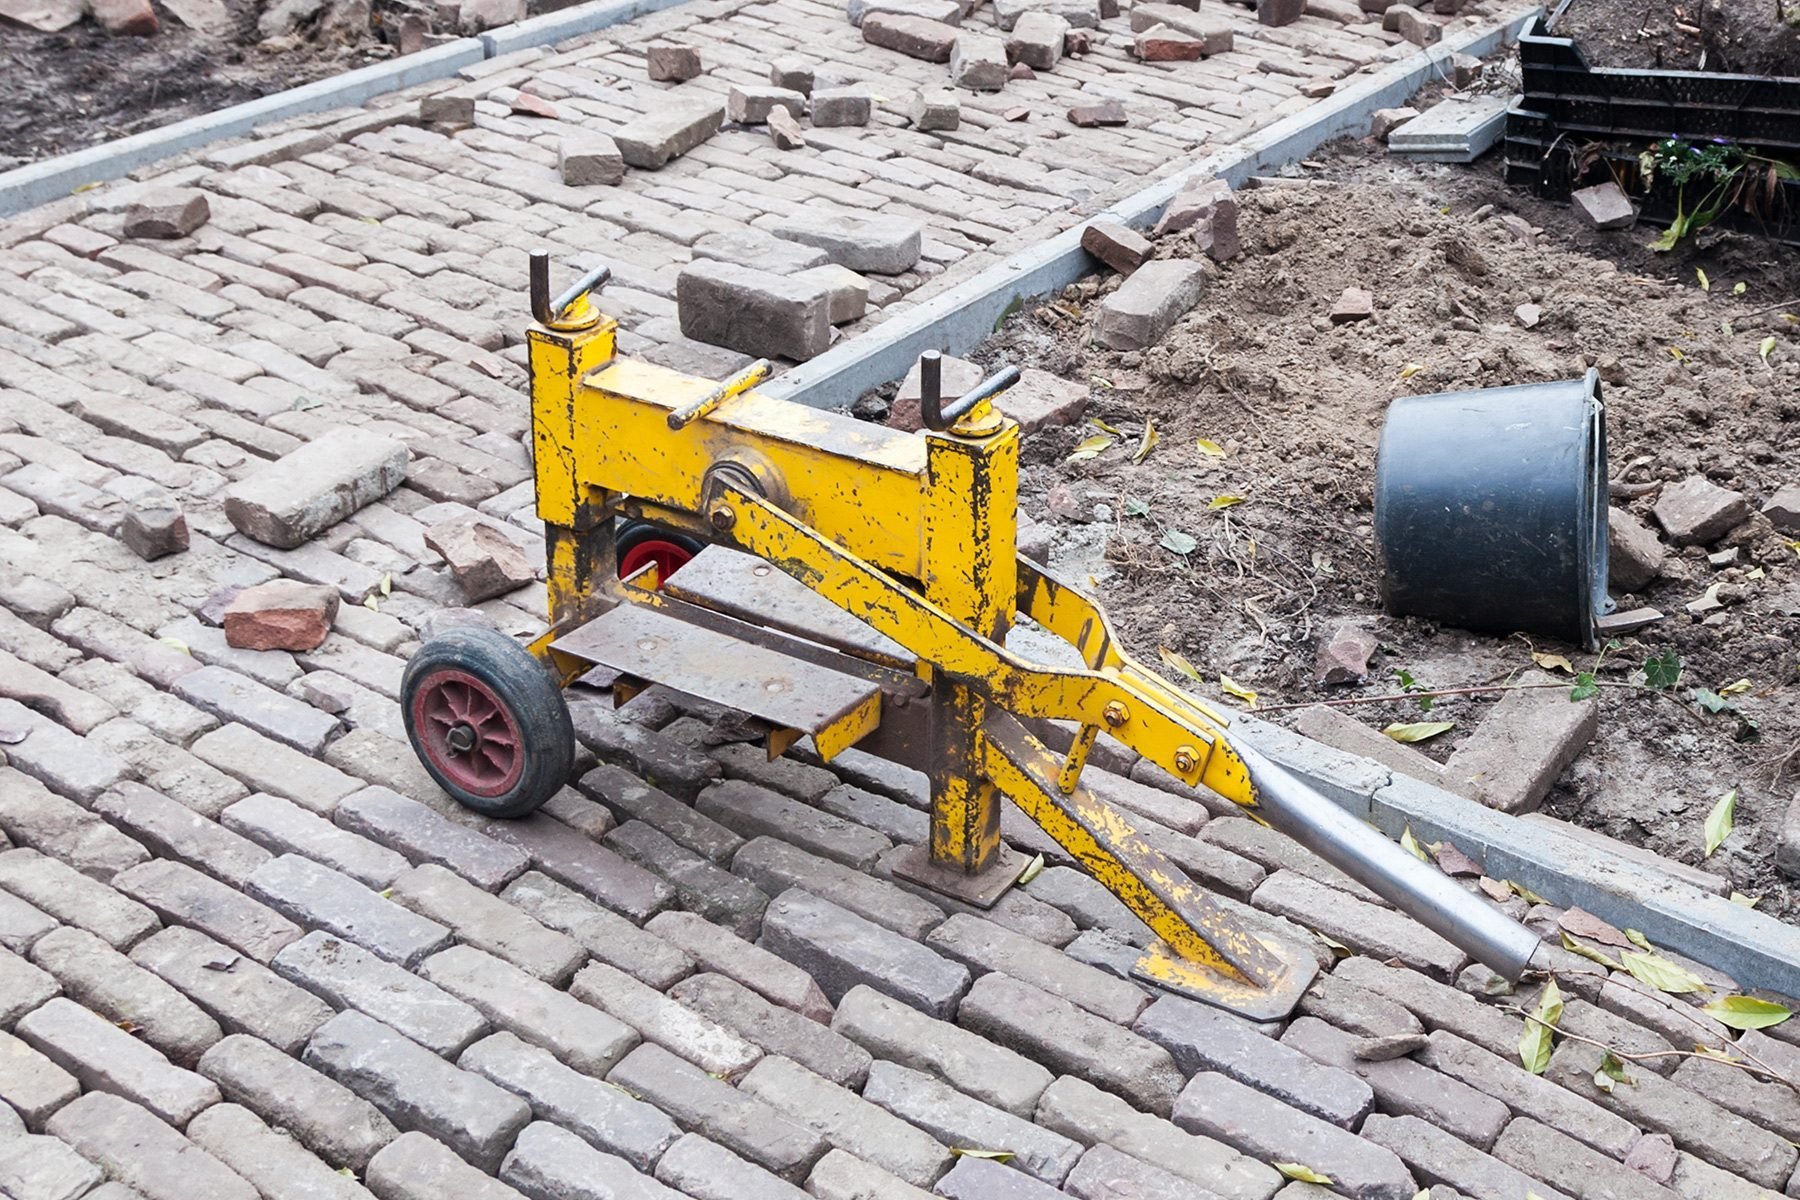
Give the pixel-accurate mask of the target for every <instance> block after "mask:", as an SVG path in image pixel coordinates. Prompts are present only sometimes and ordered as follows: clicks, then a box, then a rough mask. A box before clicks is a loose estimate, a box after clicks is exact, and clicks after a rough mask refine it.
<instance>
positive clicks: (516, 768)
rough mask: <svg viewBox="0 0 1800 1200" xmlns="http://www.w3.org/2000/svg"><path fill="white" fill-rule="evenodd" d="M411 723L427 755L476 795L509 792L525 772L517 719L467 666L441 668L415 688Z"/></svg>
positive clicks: (433, 763)
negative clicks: (464, 667) (462, 669)
mask: <svg viewBox="0 0 1800 1200" xmlns="http://www.w3.org/2000/svg"><path fill="white" fill-rule="evenodd" d="M412 725H413V730H414V732H415V733H417V735H418V738H419V744H420V745H421V746H422V747H423V748H424V751H425V757H426V758H427V759H428V760H430V762H431V765H432V766H434V767H436V768H437V769H438V771H440V772H441V773H442V774H443V776H444V777H445V778H446V779H448V780H450V781H451V782H452V783H454V784H455V785H456V786H457V787H459V788H461V789H462V790H464V791H466V792H468V793H470V794H472V795H476V796H488V797H493V796H504V795H505V794H506V793H507V792H509V791H511V790H512V789H513V787H514V785H516V784H517V783H518V782H519V777H520V776H521V775H523V774H524V773H525V752H524V748H523V746H522V745H521V738H520V736H519V726H518V723H517V722H516V721H515V720H514V719H513V715H512V713H511V712H509V711H507V708H506V705H504V704H502V703H501V702H500V698H499V697H498V696H496V695H495V694H494V691H493V689H492V688H490V687H489V686H488V685H487V684H486V683H484V682H482V681H481V680H480V679H477V678H476V677H475V676H473V675H471V674H469V673H468V672H466V671H458V670H455V669H449V670H443V671H438V672H436V673H435V674H433V675H431V676H430V677H429V678H427V679H426V680H425V681H424V682H423V683H422V684H420V685H419V688H418V690H417V691H415V692H414V693H413V701H412Z"/></svg>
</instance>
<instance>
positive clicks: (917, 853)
mask: <svg viewBox="0 0 1800 1200" xmlns="http://www.w3.org/2000/svg"><path fill="white" fill-rule="evenodd" d="M1030 861H1031V860H1030V859H1028V858H1026V857H1025V856H1024V855H1023V854H1020V853H1019V852H1018V851H1017V850H1014V849H1013V848H1012V847H1011V846H1008V845H1004V844H1002V845H1001V847H1000V849H999V851H998V852H997V853H996V854H995V855H994V859H993V861H992V862H990V863H989V864H988V867H987V870H985V871H982V872H981V873H980V874H978V875H970V874H969V873H968V872H966V871H960V870H958V869H956V868H955V867H940V866H938V865H937V864H936V863H934V862H932V861H931V853H930V850H929V848H928V847H925V846H912V847H909V848H908V849H907V851H906V853H905V854H901V855H898V856H897V857H896V858H895V859H894V874H896V875H898V876H899V877H900V878H902V879H905V880H907V881H909V882H911V883H916V884H919V885H920V886H921V887H928V888H930V889H931V890H932V891H934V892H941V893H943V894H944V895H946V896H950V897H952V898H953V899H957V900H961V901H962V902H963V903H964V904H973V905H974V906H975V907H976V908H992V907H994V905H995V904H996V903H997V902H998V901H999V899H1000V897H1002V896H1004V895H1006V889H1008V888H1010V887H1011V886H1012V885H1013V884H1015V883H1017V882H1018V880H1019V873H1020V872H1021V871H1023V870H1024V869H1025V865H1026V864H1027V863H1028V862H1030Z"/></svg>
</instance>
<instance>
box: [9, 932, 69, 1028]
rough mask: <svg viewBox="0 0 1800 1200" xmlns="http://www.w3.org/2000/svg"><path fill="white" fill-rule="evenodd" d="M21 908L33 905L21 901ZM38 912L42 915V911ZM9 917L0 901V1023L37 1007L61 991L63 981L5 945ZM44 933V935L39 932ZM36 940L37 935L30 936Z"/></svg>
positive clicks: (13, 1021)
mask: <svg viewBox="0 0 1800 1200" xmlns="http://www.w3.org/2000/svg"><path fill="white" fill-rule="evenodd" d="M19 907H20V908H30V906H29V905H27V904H24V903H23V902H20V904H19ZM38 916H40V917H41V916H43V914H42V913H39V914H38ZM44 919H45V920H46V921H48V922H49V924H47V925H46V926H45V927H44V930H43V932H45V933H48V932H49V931H50V930H51V929H54V928H55V927H56V925H55V922H53V921H49V918H47V917H46V918H44ZM7 922H8V917H7V910H6V906H5V905H4V904H0V1026H10V1025H12V1024H13V1023H15V1022H16V1021H18V1019H19V1018H20V1017H22V1016H24V1015H25V1014H26V1013H28V1012H30V1011H31V1010H32V1009H34V1008H36V1007H37V1006H38V1005H40V1004H42V1003H44V1001H46V1000H48V999H50V998H51V997H52V996H56V995H60V994H61V992H62V985H61V984H60V983H58V982H56V977H55V976H54V975H51V974H50V973H49V972H48V971H44V970H40V969H39V968H37V967H34V966H32V965H31V964H30V963H29V962H27V961H26V960H25V959H23V958H21V957H20V956H19V955H17V954H14V953H13V952H12V951H11V950H9V949H5V948H4V947H5V945H6V943H7V938H6V927H7ZM40 936H41V935H40ZM31 940H33V941H35V940H36V938H33V939H31Z"/></svg>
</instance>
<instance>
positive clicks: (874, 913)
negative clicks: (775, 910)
mask: <svg viewBox="0 0 1800 1200" xmlns="http://www.w3.org/2000/svg"><path fill="white" fill-rule="evenodd" d="M731 869H732V870H733V871H735V872H736V873H737V874H739V875H742V876H744V877H745V878H746V879H749V880H750V881H751V882H752V883H754V884H756V886H757V887H759V888H761V889H762V890H763V891H764V892H766V893H768V894H769V895H771V896H774V895H779V894H780V893H782V892H785V891H787V890H788V889H789V888H801V889H803V890H805V891H806V892H808V893H809V894H811V895H813V896H817V897H818V898H819V899H821V900H827V901H830V902H831V903H832V904H835V905H837V906H839V907H840V908H844V909H847V910H848V911H850V912H853V913H855V914H856V915H857V916H859V917H862V918H863V919H864V920H867V921H873V922H874V923H875V924H877V925H880V926H882V927H884V928H886V929H891V930H893V931H894V932H895V933H898V934H900V935H901V936H903V937H906V938H909V939H912V940H915V941H916V940H919V939H922V938H924V936H925V935H926V934H927V933H929V932H930V931H931V930H933V929H935V928H936V927H937V926H938V925H940V924H942V923H943V920H944V910H943V909H942V908H939V907H938V906H937V905H936V904H934V903H933V902H932V901H930V900H927V899H925V898H924V897H922V896H918V895H914V894H913V893H911V892H908V891H907V890H905V889H904V888H902V887H900V886H899V885H898V884H896V883H893V882H889V881H886V880H881V879H874V878H871V877H870V876H869V875H867V874H865V873H864V872H863V871H862V870H861V869H858V868H854V867H846V866H844V865H842V864H841V863H837V862H833V861H832V860H830V859H828V858H821V857H819V856H818V855H817V854H812V853H808V852H807V851H805V850H802V849H800V848H799V847H798V846H793V845H790V844H789V843H788V842H786V841H783V840H781V839H780V838H779V837H777V836H762V837H758V838H756V839H755V840H754V841H752V842H750V844H749V845H747V846H745V847H744V848H743V849H742V850H740V851H738V855H737V857H736V858H734V859H732V860H731Z"/></svg>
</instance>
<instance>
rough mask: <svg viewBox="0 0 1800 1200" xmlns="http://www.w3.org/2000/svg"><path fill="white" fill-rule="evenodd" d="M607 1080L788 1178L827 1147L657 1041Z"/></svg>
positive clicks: (798, 1175)
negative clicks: (677, 1055) (670, 1051)
mask: <svg viewBox="0 0 1800 1200" xmlns="http://www.w3.org/2000/svg"><path fill="white" fill-rule="evenodd" d="M607 1078H608V1081H609V1082H611V1083H613V1084H616V1085H618V1086H619V1087H622V1088H624V1089H625V1090H626V1091H628V1092H630V1093H631V1094H633V1095H635V1096H641V1097H643V1098H644V1099H646V1100H648V1101H650V1102H651V1103H653V1104H655V1105H656V1107H657V1108H659V1109H661V1110H662V1111H663V1112H666V1113H668V1114H669V1115H670V1116H672V1117H674V1118H675V1120H676V1121H677V1122H678V1123H679V1124H680V1125H681V1126H682V1127H683V1128H684V1129H688V1130H692V1131H694V1132H696V1133H700V1134H703V1135H705V1136H706V1137H707V1138H708V1139H710V1140H711V1141H713V1142H716V1143H718V1144H719V1145H721V1146H723V1147H725V1148H726V1149H727V1150H730V1151H732V1152H733V1153H735V1154H740V1155H742V1156H743V1157H744V1158H746V1159H748V1160H750V1161H751V1162H753V1163H756V1164H758V1165H759V1166H762V1167H764V1168H766V1169H767V1170H769V1171H770V1172H772V1173H774V1174H775V1175H778V1176H780V1177H781V1178H783V1179H786V1180H788V1181H789V1182H791V1183H798V1182H800V1181H801V1180H804V1179H805V1178H806V1175H807V1172H808V1171H810V1170H811V1169H812V1166H813V1164H814V1163H816V1162H818V1160H819V1159H820V1158H822V1157H824V1155H825V1151H826V1150H827V1149H828V1147H827V1146H826V1144H825V1142H824V1140H823V1139H822V1138H821V1137H820V1136H819V1135H818V1134H817V1133H815V1132H813V1130H811V1129H809V1128H807V1127H805V1126H802V1125H798V1124H796V1123H794V1122H793V1121H791V1120H789V1119H788V1118H787V1117H785V1116H783V1115H782V1114H781V1113H779V1112H777V1111H776V1110H775V1109H773V1108H771V1107H770V1106H769V1105H768V1104H766V1103H765V1102H763V1101H761V1100H759V1099H757V1098H756V1097H755V1096H753V1095H747V1094H746V1093H744V1092H741V1091H739V1090H738V1089H737V1088H734V1087H732V1086H731V1085H730V1084H728V1083H725V1082H722V1081H721V1080H719V1079H716V1078H714V1077H713V1076H712V1075H709V1074H708V1073H707V1072H705V1071H703V1070H701V1069H700V1068H699V1067H696V1066H694V1065H693V1064H691V1063H688V1062H686V1061H684V1060H682V1059H680V1058H677V1057H676V1056H675V1055H673V1054H671V1053H669V1052H668V1051H667V1050H665V1049H663V1048H662V1047H661V1046H657V1045H654V1044H650V1043H646V1044H645V1045H642V1046H639V1047H638V1048H637V1049H635V1050H633V1051H632V1052H631V1053H630V1054H629V1055H627V1056H626V1058H625V1060H624V1061H623V1062H621V1063H620V1064H619V1065H618V1066H617V1067H614V1068H613V1070H612V1073H611V1074H610V1075H609V1076H608V1077H607Z"/></svg>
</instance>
